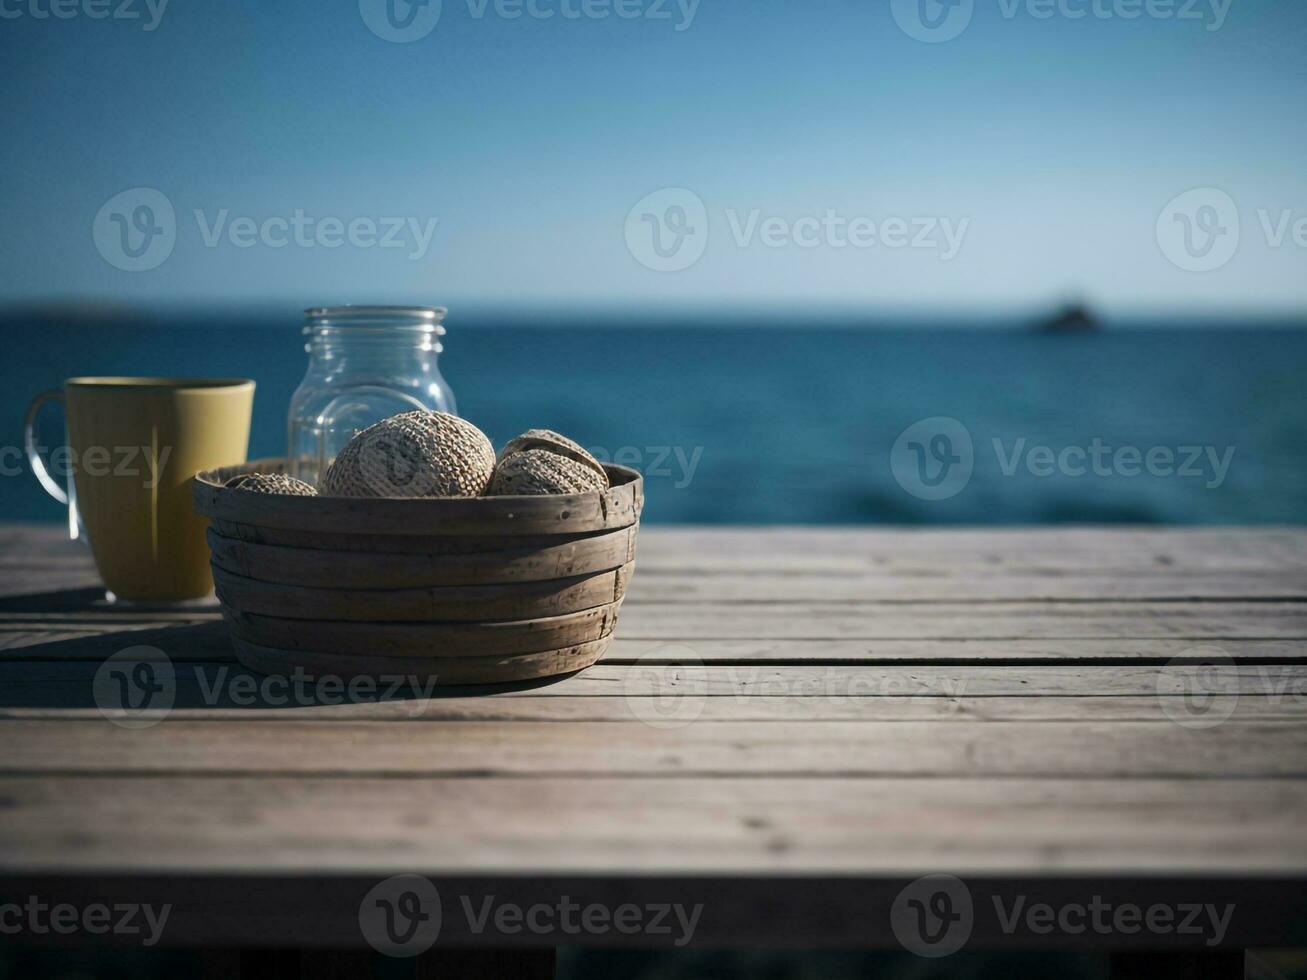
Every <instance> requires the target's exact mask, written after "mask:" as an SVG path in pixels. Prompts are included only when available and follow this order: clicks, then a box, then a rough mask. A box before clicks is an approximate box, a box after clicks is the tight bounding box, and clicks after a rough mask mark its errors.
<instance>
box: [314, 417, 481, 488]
mask: <svg viewBox="0 0 1307 980" xmlns="http://www.w3.org/2000/svg"><path fill="white" fill-rule="evenodd" d="M494 469H495V448H494V446H492V445H491V444H490V440H489V439H487V438H486V435H485V433H484V432H482V431H481V430H480V429H478V428H477V427H476V426H475V425H473V424H472V423H471V422H469V421H467V420H466V419H461V418H459V417H458V416H456V415H448V414H446V413H444V412H404V413H403V414H401V415H392V416H391V417H390V418H388V419H382V420H381V421H380V422H377V423H376V424H374V425H370V426H368V427H367V428H366V429H364V430H363V431H362V432H360V433H358V434H357V435H356V436H354V438H353V439H351V440H350V441H349V442H348V443H347V444H346V446H345V448H344V449H342V450H341V451H340V455H338V456H337V457H336V459H335V461H334V462H333V463H332V464H331V466H330V467H329V468H328V470H327V475H326V476H324V477H323V478H322V490H321V492H322V493H324V494H330V495H331V496H335V497H476V496H479V495H480V494H482V493H483V492H484V491H485V489H486V485H487V484H488V483H489V482H490V476H491V474H492V473H493V472H494Z"/></svg>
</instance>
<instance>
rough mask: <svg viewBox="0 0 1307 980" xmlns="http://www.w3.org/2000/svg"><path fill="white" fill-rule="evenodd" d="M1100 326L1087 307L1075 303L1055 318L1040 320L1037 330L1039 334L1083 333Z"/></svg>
mask: <svg viewBox="0 0 1307 980" xmlns="http://www.w3.org/2000/svg"><path fill="white" fill-rule="evenodd" d="M1101 326H1102V324H1101V323H1100V322H1099V320H1098V317H1096V316H1095V315H1094V314H1093V312H1092V311H1090V309H1089V308H1088V307H1087V306H1084V305H1082V304H1080V303H1075V304H1073V305H1071V306H1067V307H1065V308H1063V309H1062V311H1061V312H1059V313H1057V314H1056V315H1055V316H1051V317H1048V318H1047V319H1045V320H1041V321H1040V323H1039V325H1038V328H1037V329H1038V330H1039V331H1040V333H1084V332H1086V331H1090V330H1098V329H1100V328H1101Z"/></svg>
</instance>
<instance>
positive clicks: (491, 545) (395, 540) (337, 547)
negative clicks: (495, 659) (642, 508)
mask: <svg viewBox="0 0 1307 980" xmlns="http://www.w3.org/2000/svg"><path fill="white" fill-rule="evenodd" d="M209 526H210V527H211V528H213V529H214V531H216V532H217V533H218V534H221V535H222V536H223V537H224V538H231V539H233V540H235V541H244V542H247V543H248V544H267V545H273V546H275V547H279V548H307V549H310V550H313V551H349V552H365V553H369V554H388V555H475V554H482V553H484V552H487V551H508V550H512V549H528V548H551V547H554V546H555V545H559V544H567V543H568V542H571V541H584V540H586V539H587V538H595V537H599V536H601V535H604V534H611V533H612V531H613V529H612V528H605V529H603V530H600V531H581V532H578V533H576V534H515V535H511V536H510V535H503V534H414V535H408V536H405V535H400V534H333V533H330V532H327V531H297V530H294V529H287V528H277V527H261V526H260V525H258V524H238V523H236V522H235V521H223V520H218V519H216V518H210V520H209ZM618 530H620V529H618Z"/></svg>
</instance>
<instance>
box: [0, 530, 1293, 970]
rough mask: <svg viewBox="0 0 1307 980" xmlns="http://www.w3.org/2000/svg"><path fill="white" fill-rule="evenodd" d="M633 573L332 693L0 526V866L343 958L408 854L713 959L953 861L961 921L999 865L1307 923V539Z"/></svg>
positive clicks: (1014, 537) (818, 931)
mask: <svg viewBox="0 0 1307 980" xmlns="http://www.w3.org/2000/svg"><path fill="white" fill-rule="evenodd" d="M601 536H602V534H600V535H595V537H601ZM458 537H459V535H457V534H453V535H451V538H450V543H451V545H452V547H454V548H459V547H463V548H465V549H471V550H475V549H474V548H473V544H472V542H471V534H470V533H469V534H466V535H464V537H465V538H467V540H464V541H463V542H461V544H459V543H453V542H455V540H456V539H457V538H458ZM526 541H531V538H530V536H529V535H528V536H527V537H525V538H523V539H522V542H526ZM522 542H520V543H522ZM254 543H255V544H256V545H258V544H260V543H265V542H259V541H256V542H254ZM532 543H534V542H532ZM342 550H345V549H342ZM406 550H407V549H406ZM413 555H415V556H416V560H417V561H419V562H421V561H424V560H426V558H427V557H429V556H428V555H425V554H424V552H423V551H421V550H416V551H414V552H413ZM639 564H640V575H639V576H637V577H636V579H635V582H634V584H633V587H632V589H631V590H629V594H628V595H627V596H626V599H625V602H624V605H623V607H622V628H621V631H620V632H621V637H620V638H619V639H616V640H615V641H614V642H613V643H612V646H611V648H609V649H608V650H607V652H606V654H605V656H604V660H603V662H600V663H597V664H595V665H594V666H592V667H590V668H588V669H586V670H582V671H581V672H579V673H575V674H570V675H567V676H563V677H560V678H556V679H551V680H549V681H547V682H529V683H522V684H518V685H514V686H511V687H508V688H500V689H491V688H486V687H475V686H470V687H456V688H449V689H443V690H442V689H436V690H420V689H416V690H415V689H407V690H405V689H403V688H401V689H397V690H389V691H386V690H381V689H377V688H373V689H370V690H362V689H356V690H354V691H353V692H352V693H351V692H350V691H348V690H346V689H343V688H342V687H337V686H332V685H327V686H326V687H324V686H323V685H322V684H320V683H317V682H308V683H306V684H303V685H301V686H300V687H295V686H293V685H291V686H285V685H280V686H279V685H278V684H277V683H275V682H276V678H269V677H264V676H261V675H258V674H254V673H251V672H250V671H249V670H247V669H246V668H244V667H242V666H241V665H240V664H238V663H236V662H235V661H234V660H233V658H232V652H231V647H230V645H229V644H228V643H227V641H226V638H225V635H224V633H225V631H224V627H223V624H222V623H221V622H219V621H218V619H217V616H216V615H214V614H194V613H191V614H172V613H162V612H149V611H139V612H124V611H122V610H109V609H105V608H102V607H97V606H95V605H94V601H93V596H94V587H93V585H88V584H85V583H86V580H87V577H88V574H90V577H91V581H92V582H93V573H90V572H89V569H90V566H89V559H88V556H87V555H85V554H84V553H82V552H79V551H78V550H77V547H76V546H73V545H67V543H66V542H65V543H63V544H60V543H59V541H58V535H57V529H45V530H42V529H36V530H33V529H30V528H20V527H13V526H5V525H0V740H2V741H0V744H3V745H5V747H6V751H5V752H4V753H3V754H0V885H5V886H6V887H8V886H12V887H15V888H17V887H23V888H28V889H29V890H31V889H34V888H36V889H38V890H40V891H41V892H42V893H43V894H44V893H46V892H48V891H50V890H51V889H71V890H72V891H75V890H76V888H77V887H79V883H80V886H84V888H85V889H86V890H87V895H86V896H84V898H87V899H88V900H89V898H92V897H94V895H95V894H98V892H96V891H95V890H96V889H102V888H103V887H105V886H104V882H105V881H113V882H115V886H114V887H115V888H118V889H130V888H131V887H135V885H133V884H132V882H138V883H139V879H141V876H146V875H149V874H151V873H155V874H158V875H160V876H162V877H161V878H160V879H159V883H158V884H157V888H158V889H159V891H158V892H157V895H158V896H159V897H161V898H162V899H163V900H172V899H174V898H175V899H177V900H178V902H179V905H178V912H177V916H178V918H177V925H176V929H177V933H176V936H177V937H184V939H185V940H186V941H194V942H205V943H208V944H210V945H212V944H216V943H219V942H229V941H241V942H246V943H248V944H252V945H259V944H261V943H265V944H266V943H267V942H269V941H270V938H269V937H273V939H275V940H276V941H281V940H282V939H284V938H285V937H287V936H291V937H296V938H302V940H303V941H304V942H307V943H323V944H326V945H333V944H336V945H339V944H340V943H341V942H342V941H343V942H344V944H345V945H353V944H354V943H355V942H356V941H357V936H355V935H354V931H355V930H356V928H357V907H358V902H359V900H360V896H361V895H362V894H364V893H365V892H366V891H367V889H368V888H369V887H371V884H372V883H375V881H376V880H377V879H378V877H380V876H384V875H386V874H391V873H396V872H400V871H406V872H411V871H418V872H420V873H424V874H427V875H429V876H431V877H432V878H433V879H434V880H438V881H440V882H441V883H442V893H443V892H444V889H445V887H446V885H447V884H448V887H450V888H453V889H455V891H453V892H451V894H462V893H463V892H460V891H458V890H457V889H464V890H473V891H475V890H476V889H482V890H484V891H486V892H487V893H490V892H493V893H494V894H497V895H500V896H509V897H512V898H514V899H515V900H518V901H523V902H529V901H534V900H538V899H548V898H549V897H550V896H551V895H553V896H554V897H556V895H557V894H561V893H562V892H563V891H566V892H567V893H568V894H571V895H593V896H595V900H602V901H606V902H610V903H619V902H623V901H636V900H641V899H646V900H666V899H667V896H668V895H675V896H685V897H686V898H687V899H688V900H695V901H697V900H703V901H706V902H707V903H708V911H706V912H705V920H704V923H703V925H702V929H701V933H700V935H699V936H697V937H696V941H702V942H706V943H710V944H714V943H717V944H726V945H730V944H744V945H749V944H757V943H764V944H767V943H778V944H782V945H784V944H798V945H817V946H820V945H832V946H833V945H844V946H849V945H858V944H872V945H891V946H892V945H893V944H894V943H895V938H894V936H893V935H892V934H891V933H890V932H889V930H888V928H887V927H886V925H885V922H886V921H887V919H886V918H885V915H886V914H887V913H886V910H887V909H888V908H889V906H890V903H891V902H892V901H893V900H894V897H895V896H896V895H897V894H898V891H899V889H900V888H901V887H902V886H903V884H905V883H906V882H907V881H910V880H911V879H912V878H914V877H916V876H917V875H919V874H923V873H926V872H936V871H945V872H949V873H954V874H959V875H963V876H965V877H966V879H967V881H968V883H969V885H970V886H971V888H972V890H973V894H974V895H975V896H976V901H977V907H978V908H983V907H987V903H988V902H989V899H988V896H987V893H986V891H985V889H986V888H988V887H991V885H992V886H993V887H1000V886H1002V887H1007V888H1009V889H1013V888H1015V889H1018V890H1019V891H1020V893H1021V894H1024V895H1030V896H1034V895H1036V894H1038V893H1040V891H1041V889H1049V890H1051V892H1052V893H1055V894H1057V895H1060V896H1061V900H1070V899H1073V898H1076V897H1077V896H1078V897H1079V898H1081V899H1083V898H1084V897H1085V896H1086V895H1091V894H1113V895H1115V896H1116V898H1117V899H1118V900H1126V899H1128V900H1129V901H1134V902H1139V903H1141V904H1147V903H1149V902H1153V901H1211V902H1220V901H1235V902H1236V904H1237V909H1238V911H1237V914H1236V916H1235V921H1234V923H1233V924H1232V926H1231V936H1234V937H1237V938H1238V940H1239V941H1240V942H1248V943H1271V942H1280V943H1294V942H1296V941H1298V940H1303V941H1307V936H1304V935H1303V934H1302V933H1303V929H1302V925H1301V922H1299V921H1298V920H1299V919H1300V917H1299V916H1297V915H1296V910H1297V909H1300V908H1301V907H1302V903H1303V901H1304V900H1307V830H1304V828H1307V601H1304V600H1307V533H1304V532H1302V531H1298V530H1292V529H1284V528H1261V529H1258V528H1252V529H1199V530H1172V529H1161V530H1155V529H1148V530H1145V529H1134V528H1124V529H1122V528H1114V529H1081V528H1076V529H1064V530H1063V529H1058V530H1041V531H1024V530H1016V531H988V530H985V531H975V530H967V529H941V530H931V531H915V530H912V531H907V530H893V529H871V530H866V529H791V528H781V529H729V530H708V529H697V528H687V529H667V528H657V527H655V528H646V529H644V533H643V534H642V535H641V541H640V561H639ZM614 568H616V566H614ZM64 583H74V584H72V585H65V584H64ZM78 583H81V584H78ZM331 586H334V587H338V588H339V587H341V586H340V584H339V583H331ZM329 587H330V586H329ZM575 587H576V586H575V585H552V584H551V585H541V586H540V587H539V589H538V593H537V594H538V595H539V596H541V597H543V596H548V595H554V596H560V597H561V596H564V595H566V594H569V593H568V592H567V590H568V589H570V588H575ZM443 589H444V587H443V586H441V585H438V584H435V583H428V584H427V585H426V586H425V587H422V588H418V589H415V590H413V591H412V593H411V594H410V595H408V596H405V599H404V601H405V602H411V603H412V605H411V606H404V607H402V608H405V609H407V608H412V609H414V610H420V609H423V608H427V607H425V606H424V605H423V604H425V603H428V602H432V603H436V606H433V607H430V608H444V609H447V610H448V609H450V608H451V606H450V603H456V602H457V601H458V600H457V597H456V596H454V595H445V594H442V590H443ZM282 597H283V598H285V599H286V601H287V602H288V603H292V604H293V603H294V602H295V601H299V600H298V599H297V597H295V596H293V595H291V593H290V592H289V591H287V590H283V592H282ZM300 598H301V599H302V597H300ZM482 598H488V596H482ZM310 601H311V600H310ZM548 601H560V602H562V601H567V600H566V599H562V598H559V599H557V600H548ZM441 602H444V603H445V606H443V607H441V606H440V603H441ZM396 608H399V607H396ZM587 608H589V607H587ZM571 611H574V610H566V611H560V613H559V615H566V613H567V612H571ZM263 613H264V615H272V616H274V617H276V618H278V619H279V620H280V621H281V622H280V623H279V624H278V625H279V628H282V629H286V630H290V629H292V627H291V626H287V625H286V622H287V621H289V620H292V619H293V618H294V617H293V616H290V615H289V614H287V613H285V612H281V611H279V610H277V609H273V608H269V609H266V610H264V611H263ZM325 629H326V630H331V629H334V627H332V626H327V627H325ZM351 629H352V627H345V628H344V631H345V632H349V631H350V630H351ZM296 635H297V634H295V633H293V632H289V633H285V634H284V636H285V637H287V638H291V637H295V636H296ZM320 635H323V636H325V635H329V634H328V633H326V632H324V633H322V634H320ZM359 635H360V634H356V635H354V636H353V637H352V638H350V639H348V640H346V641H345V642H346V643H351V642H354V641H357V640H358V639H359ZM300 639H302V637H301V638H300ZM133 643H146V644H149V645H152V646H157V647H158V648H160V649H162V650H165V651H166V652H167V653H168V655H169V657H170V658H171V659H172V666H173V671H174V673H173V680H174V682H175V687H174V690H173V694H172V707H171V708H170V709H169V710H167V711H166V712H164V711H159V712H156V717H154V718H151V717H149V716H147V718H146V720H157V721H158V724H156V725H154V726H153V727H150V728H145V729H142V730H125V729H122V728H119V727H118V726H115V725H113V724H110V723H109V721H107V720H106V719H105V717H104V716H103V714H102V713H101V710H100V708H99V707H98V706H97V703H96V699H95V696H94V690H95V687H94V680H95V676H96V672H97V670H98V669H99V667H100V664H101V662H102V660H103V659H104V658H105V657H106V656H107V655H109V654H111V653H113V652H116V651H117V650H119V649H122V648H123V647H124V646H127V645H130V644H133ZM338 657H339V662H338V663H334V664H333V665H332V666H333V667H334V668H336V669H338V670H339V671H340V672H341V673H344V674H347V673H348V672H349V671H350V670H351V669H352V668H353V666H354V665H352V664H351V663H350V660H349V655H347V654H341V655H338ZM1213 657H1216V658H1217V659H1218V660H1220V661H1221V663H1222V664H1223V666H1221V667H1219V668H1218V670H1217V671H1216V674H1215V675H1214V676H1215V677H1216V679H1217V680H1218V681H1219V692H1218V694H1217V696H1216V697H1214V698H1209V697H1206V696H1205V695H1204V692H1201V691H1200V692H1199V696H1198V697H1197V698H1196V699H1195V697H1194V696H1193V695H1194V692H1193V690H1192V687H1191V680H1192V670H1193V669H1194V668H1195V666H1196V665H1198V664H1199V663H1202V662H1205V661H1207V660H1209V659H1211V658H1213ZM1221 658H1224V659H1221ZM421 659H422V658H416V661H417V662H419V663H420V662H421ZM390 661H398V662H399V663H400V665H403V664H404V663H405V662H406V661H405V659H404V658H400V657H392V658H387V662H386V664H385V666H387V668H388V669H395V670H396V671H397V672H399V673H404V672H403V671H399V668H398V667H396V666H394V665H392V664H391V663H390ZM414 662H415V659H414V658H409V659H408V660H407V665H408V666H409V667H410V668H411V667H412V666H413V665H414ZM265 666H266V665H265ZM281 666H283V667H284V666H285V664H284V663H283V664H282V665H281ZM410 672H411V671H410ZM685 709H688V712H689V713H688V716H687V715H685V714H678V712H683V711H684V710H685ZM1195 711H1196V712H1197V713H1196V714H1195V713H1194V712H1195ZM1210 711H1215V712H1216V713H1217V715H1219V716H1220V717H1219V718H1217V719H1216V720H1217V721H1219V722H1220V723H1219V724H1214V725H1212V726H1211V727H1194V726H1193V725H1192V724H1191V723H1192V722H1194V721H1195V720H1196V719H1197V720H1198V721H1200V722H1201V721H1202V720H1203V719H1204V718H1207V717H1208V715H1206V714H1204V712H1210ZM1227 714H1228V717H1226V715H1227ZM669 719H670V720H672V721H673V722H675V723H676V724H677V727H669V726H668V725H667V722H668V720H669ZM24 875H28V876H35V877H31V878H28V879H24V878H23V876H24ZM106 875H110V876H113V877H111V878H106V877H105V876H106ZM332 876H346V878H341V879H337V878H333V877H332ZM460 876H461V877H460ZM179 881H181V882H185V883H187V887H188V889H189V891H187V893H186V894H185V895H184V896H178V895H177V894H176V888H177V884H176V883H177V882H179ZM450 882H453V884H449V883H450ZM147 885H148V883H146V884H145V885H142V887H146V886H147ZM149 887H155V886H149ZM669 889H671V890H672V891H669ZM170 896H171V897H170ZM182 899H184V900H185V901H182ZM1032 900H1033V897H1032ZM287 909H294V910H296V911H295V914H289V913H287V912H286V910H287ZM307 909H311V910H312V911H313V914H312V915H305V914H303V913H304V910H307ZM187 910H189V911H187ZM869 910H870V911H869ZM882 913H885V914H882ZM976 928H977V933H976V935H977V937H978V940H977V941H981V940H982V939H983V942H984V943H985V944H986V945H994V946H1000V945H1008V946H1013V945H1020V944H1021V943H1022V942H1023V941H1027V940H1028V941H1029V942H1033V943H1034V944H1036V945H1039V944H1042V945H1048V944H1049V943H1050V942H1055V943H1059V944H1060V943H1061V942H1063V941H1066V942H1070V941H1071V939H1070V937H1060V938H1059V937H1054V938H1053V939H1052V940H1050V939H1049V938H1048V937H1043V936H1036V937H1026V940H1023V939H1022V938H1021V937H1019V936H1016V937H1014V936H1012V935H1008V934H1005V933H1003V932H1002V931H1001V930H998V929H997V927H996V926H995V924H994V923H993V922H988V923H986V922H982V921H978V922H977V927H976ZM344 936H348V937H350V938H349V939H348V940H342V938H341V937H344ZM449 936H450V939H451V941H452V942H455V943H458V942H467V943H471V944H473V945H475V942H474V940H475V939H476V938H477V937H471V936H462V935H460V933H459V932H458V927H457V925H456V923H454V922H452V921H451V924H450V931H449ZM609 938H610V939H611V937H609ZM499 939H500V940H502V941H504V942H510V943H511V942H513V941H514V940H513V939H512V937H499ZM482 940H484V937H482ZM1145 940H1150V941H1153V942H1156V939H1155V937H1144V938H1143V939H1139V938H1138V937H1122V936H1109V937H1106V938H1105V937H1101V936H1100V937H1095V936H1088V937H1082V938H1080V939H1077V940H1076V942H1078V943H1080V944H1081V945H1082V946H1084V947H1092V946H1095V945H1097V946H1099V947H1103V946H1113V947H1115V946H1118V945H1130V944H1132V943H1133V944H1136V945H1139V944H1143V945H1147V943H1145ZM173 941H181V939H178V938H176V937H174V940H173ZM518 941H520V940H518ZM569 941H570V940H569ZM578 941H582V942H587V941H590V940H589V939H586V938H584V937H583V938H582V939H580V940H578ZM635 941H636V942H637V943H638V942H639V940H638V939H637V940H635Z"/></svg>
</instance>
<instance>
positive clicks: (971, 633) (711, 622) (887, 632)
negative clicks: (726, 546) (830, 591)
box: [619, 572, 1307, 640]
mask: <svg viewBox="0 0 1307 980" xmlns="http://www.w3.org/2000/svg"><path fill="white" fill-rule="evenodd" d="M638 580H639V572H637V573H636V581H637V582H638ZM636 591H637V587H636V586H632V592H631V595H632V599H631V602H630V605H629V606H627V607H625V608H624V609H623V611H622V617H621V626H620V627H619V630H620V635H621V636H623V637H624V638H626V639H630V640H681V639H684V640H695V639H697V640H708V639H832V640H834V639H855V638H857V639H886V640H892V639H1017V638H1019V639H1041V638H1056V639H1073V638H1080V639H1126V638H1138V639H1143V638H1154V637H1155V638H1177V637H1179V638H1187V639H1194V640H1204V639H1213V640H1214V639H1219V638H1223V637H1240V638H1246V639H1253V638H1261V639H1303V638H1307V604H1304V603H1294V602H1213V603H1113V602H1103V603H1074V602H1069V603H1062V602H1047V603H993V604H987V603H921V604H909V603H904V604H898V603H889V604H883V605H877V604H866V605H856V606H854V605H850V606H825V605H820V604H807V603H802V602H768V603H757V604H747V605H739V604H732V603H705V604H702V605H694V604H690V605H684V604H679V603H677V604H647V603H646V604H641V603H640V602H638V601H636V600H635V599H634V595H635V594H636Z"/></svg>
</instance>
